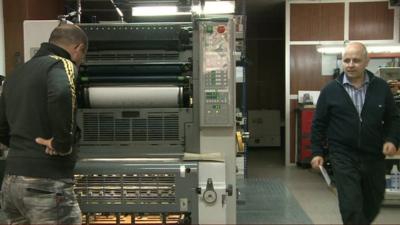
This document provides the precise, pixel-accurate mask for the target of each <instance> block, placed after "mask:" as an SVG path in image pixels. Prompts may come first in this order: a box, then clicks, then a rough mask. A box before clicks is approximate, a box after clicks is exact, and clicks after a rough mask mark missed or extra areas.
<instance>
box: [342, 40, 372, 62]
mask: <svg viewBox="0 0 400 225" xmlns="http://www.w3.org/2000/svg"><path fill="white" fill-rule="evenodd" d="M354 50H356V51H360V52H361V54H362V57H364V58H365V59H368V51H367V47H365V45H364V44H363V43H361V42H350V43H349V44H347V46H346V47H345V48H344V51H343V53H342V56H344V54H345V53H346V52H349V51H354Z"/></svg>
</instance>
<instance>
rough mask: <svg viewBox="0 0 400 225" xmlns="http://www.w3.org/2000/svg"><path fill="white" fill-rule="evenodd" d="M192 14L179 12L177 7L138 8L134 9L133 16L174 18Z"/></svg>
mask: <svg viewBox="0 0 400 225" xmlns="http://www.w3.org/2000/svg"><path fill="white" fill-rule="evenodd" d="M189 14H191V13H190V12H178V7H176V6H137V7H132V16H174V15H189Z"/></svg>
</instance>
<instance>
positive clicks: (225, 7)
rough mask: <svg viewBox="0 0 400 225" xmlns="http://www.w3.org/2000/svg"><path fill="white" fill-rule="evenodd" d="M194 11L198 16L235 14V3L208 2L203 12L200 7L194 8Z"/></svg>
mask: <svg viewBox="0 0 400 225" xmlns="http://www.w3.org/2000/svg"><path fill="white" fill-rule="evenodd" d="M192 11H193V12H196V13H197V14H201V13H202V14H232V13H234V12H235V2H234V1H206V2H205V3H204V8H203V11H201V7H200V6H193V7H192Z"/></svg>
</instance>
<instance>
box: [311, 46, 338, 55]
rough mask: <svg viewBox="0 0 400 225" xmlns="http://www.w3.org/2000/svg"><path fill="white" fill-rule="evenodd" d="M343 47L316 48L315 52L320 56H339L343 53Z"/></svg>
mask: <svg viewBox="0 0 400 225" xmlns="http://www.w3.org/2000/svg"><path fill="white" fill-rule="evenodd" d="M343 49H344V47H340V46H318V47H317V52H319V53H322V54H339V53H342V52H343Z"/></svg>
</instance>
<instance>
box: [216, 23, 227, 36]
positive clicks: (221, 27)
mask: <svg viewBox="0 0 400 225" xmlns="http://www.w3.org/2000/svg"><path fill="white" fill-rule="evenodd" d="M217 31H218V33H220V34H222V33H224V32H225V26H222V25H221V26H218V28H217Z"/></svg>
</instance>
